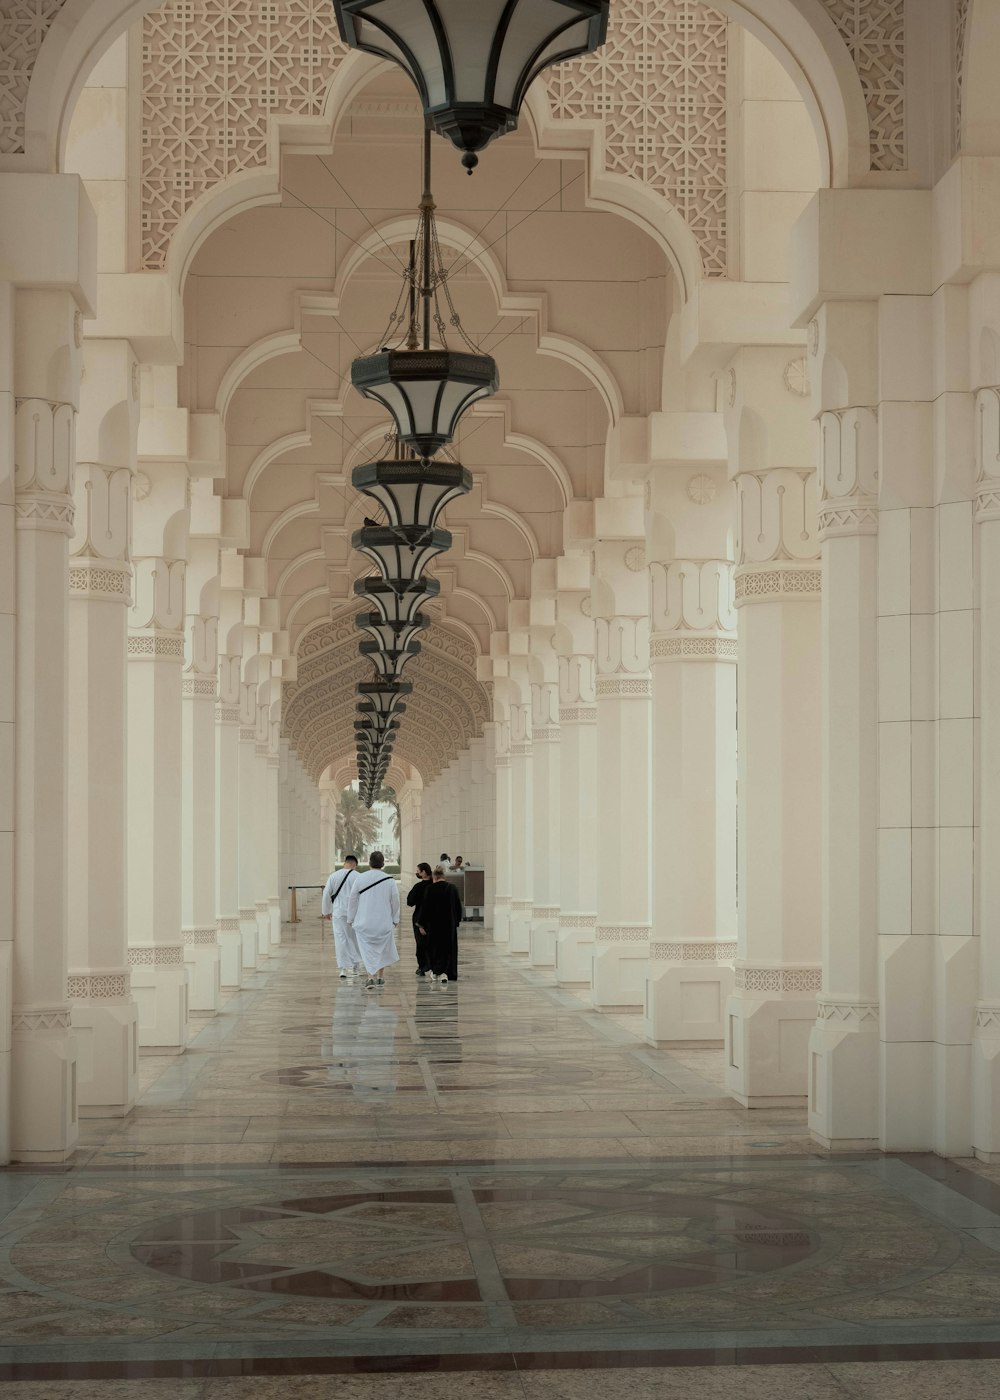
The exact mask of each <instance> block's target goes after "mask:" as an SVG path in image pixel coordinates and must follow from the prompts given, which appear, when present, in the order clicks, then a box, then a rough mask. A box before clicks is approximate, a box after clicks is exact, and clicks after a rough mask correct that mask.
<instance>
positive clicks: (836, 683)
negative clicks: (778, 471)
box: [809, 302, 909, 1151]
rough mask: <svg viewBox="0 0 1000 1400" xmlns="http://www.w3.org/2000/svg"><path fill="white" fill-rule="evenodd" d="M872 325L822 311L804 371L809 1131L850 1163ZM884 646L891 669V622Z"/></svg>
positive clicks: (870, 885)
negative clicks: (810, 505)
mask: <svg viewBox="0 0 1000 1400" xmlns="http://www.w3.org/2000/svg"><path fill="white" fill-rule="evenodd" d="M877 317H878V310H877V306H876V304H875V303H872V302H863V303H852V302H840V303H833V304H831V305H830V306H828V307H826V308H825V309H824V311H823V312H822V314H821V316H820V318H819V320H818V321H817V325H816V327H815V339H814V347H815V350H816V354H815V356H814V357H813V358H812V359H811V360H810V366H811V368H812V370H813V377H814V380H815V387H814V404H815V406H816V408H817V410H818V413H819V444H820V452H819V488H820V502H819V539H820V541H821V543H822V560H823V601H822V611H821V617H822V647H823V709H822V714H821V722H820V728H819V734H820V743H821V745H822V754H823V884H822V960H823V991H822V992H821V993H820V995H819V997H818V998H817V1010H818V1019H817V1022H816V1025H815V1027H814V1029H813V1032H812V1035H811V1037H810V1043H809V1054H810V1076H809V1127H810V1130H811V1132H812V1134H813V1136H814V1137H815V1138H816V1139H817V1140H818V1141H819V1142H821V1143H822V1144H823V1145H824V1146H825V1147H831V1148H841V1149H842V1150H848V1151H850V1150H851V1149H852V1148H861V1147H864V1148H868V1147H873V1146H875V1145H876V1144H877V1142H878V1137H879V1034H878V1031H879V1005H878V924H879V906H878V830H877V828H878V821H879V793H878V751H879V746H878V711H879V697H878V677H879V622H878V616H877V614H878V494H879V424H878V413H877V411H876V409H874V408H872V407H868V406H867V405H869V404H872V403H874V402H875V401H876V399H877V394H878V384H877V381H876V378H875V373H874V371H875V351H876V347H877V342H878V324H877ZM824 365H831V366H835V367H837V368H838V369H839V371H840V372H839V373H837V374H836V375H834V374H832V373H824ZM859 403H860V404H863V405H865V406H862V407H856V406H851V405H852V404H854V405H857V404H859ZM890 634H891V636H890ZM884 639H885V641H886V643H887V645H888V646H889V647H890V648H891V654H892V656H893V657H894V658H898V656H899V642H900V640H901V639H900V635H899V627H898V623H897V620H896V619H892V620H887V623H886V630H885V637H884ZM908 649H909V648H908V646H905V647H904V648H903V650H904V651H908ZM890 664H892V663H890ZM885 674H886V676H888V672H886V673H885ZM890 690H895V687H890Z"/></svg>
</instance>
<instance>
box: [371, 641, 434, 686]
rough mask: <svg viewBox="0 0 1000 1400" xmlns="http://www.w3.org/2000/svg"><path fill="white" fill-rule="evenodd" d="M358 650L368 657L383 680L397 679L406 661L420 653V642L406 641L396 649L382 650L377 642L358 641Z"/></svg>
mask: <svg viewBox="0 0 1000 1400" xmlns="http://www.w3.org/2000/svg"><path fill="white" fill-rule="evenodd" d="M358 651H359V652H360V653H361V655H362V656H367V657H368V659H369V660H370V661H371V663H372V665H373V666H374V667H375V670H376V671H377V672H378V674H379V676H381V677H382V679H383V680H398V679H399V678H400V676H401V674H402V670H403V667H404V666H405V665H406V664H407V662H408V661H412V660H413V658H414V657H415V656H418V655H419V654H420V643H419V642H407V644H406V646H405V647H401V648H399V649H398V650H395V649H394V650H392V651H384V650H383V649H382V647H380V646H379V644H378V642H359V643H358Z"/></svg>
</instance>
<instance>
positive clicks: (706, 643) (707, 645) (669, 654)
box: [649, 636, 737, 661]
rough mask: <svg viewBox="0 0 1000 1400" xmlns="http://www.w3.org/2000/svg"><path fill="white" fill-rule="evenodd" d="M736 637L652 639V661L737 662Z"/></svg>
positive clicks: (650, 654) (650, 652) (650, 649)
mask: <svg viewBox="0 0 1000 1400" xmlns="http://www.w3.org/2000/svg"><path fill="white" fill-rule="evenodd" d="M736 653H737V643H736V638H735V637H656V636H654V637H652V638H651V639H650V643H649V656H650V660H651V661H735V660H736Z"/></svg>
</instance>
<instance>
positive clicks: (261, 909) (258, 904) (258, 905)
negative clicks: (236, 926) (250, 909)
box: [254, 899, 270, 914]
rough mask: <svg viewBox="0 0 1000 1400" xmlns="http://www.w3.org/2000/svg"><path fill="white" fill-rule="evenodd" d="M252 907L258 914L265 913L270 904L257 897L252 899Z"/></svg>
mask: <svg viewBox="0 0 1000 1400" xmlns="http://www.w3.org/2000/svg"><path fill="white" fill-rule="evenodd" d="M254 907H255V909H256V910H257V913H258V914H266V913H267V912H268V910H269V908H270V905H269V904H268V902H267V900H266V899H257V900H254Z"/></svg>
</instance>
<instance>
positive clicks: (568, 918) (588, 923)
mask: <svg viewBox="0 0 1000 1400" xmlns="http://www.w3.org/2000/svg"><path fill="white" fill-rule="evenodd" d="M559 927H560V928H596V927H597V915H596V914H560V915H559Z"/></svg>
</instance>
